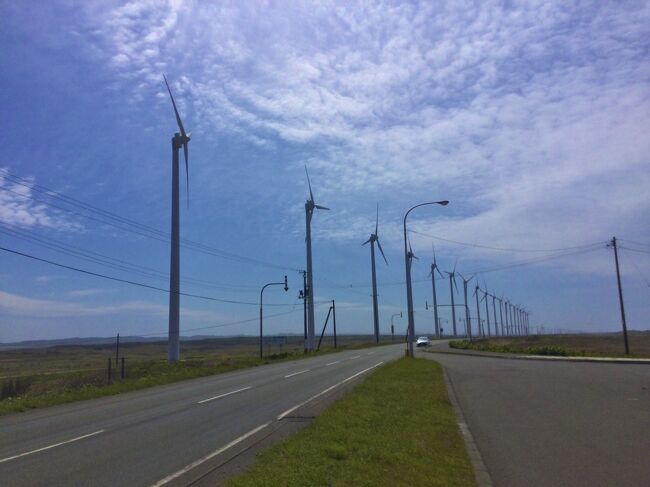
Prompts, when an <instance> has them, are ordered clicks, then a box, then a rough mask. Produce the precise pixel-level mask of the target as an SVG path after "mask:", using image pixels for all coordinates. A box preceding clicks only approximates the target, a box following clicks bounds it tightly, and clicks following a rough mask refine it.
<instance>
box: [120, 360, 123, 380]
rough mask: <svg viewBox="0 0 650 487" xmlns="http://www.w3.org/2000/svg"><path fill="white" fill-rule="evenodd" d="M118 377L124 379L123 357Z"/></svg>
mask: <svg viewBox="0 0 650 487" xmlns="http://www.w3.org/2000/svg"><path fill="white" fill-rule="evenodd" d="M120 377H121V378H122V379H124V357H122V370H121V371H120Z"/></svg>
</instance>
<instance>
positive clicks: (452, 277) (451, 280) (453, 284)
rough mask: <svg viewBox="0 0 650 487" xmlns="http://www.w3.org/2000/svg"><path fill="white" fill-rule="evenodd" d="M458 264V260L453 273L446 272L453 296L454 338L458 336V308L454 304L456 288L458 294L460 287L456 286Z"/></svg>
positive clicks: (452, 318)
mask: <svg viewBox="0 0 650 487" xmlns="http://www.w3.org/2000/svg"><path fill="white" fill-rule="evenodd" d="M456 264H458V260H456V262H454V269H453V270H452V271H451V272H448V271H445V274H447V275H448V276H449V292H450V294H451V320H452V322H453V325H454V336H456V306H455V304H454V287H455V288H456V292H458V285H457V284H456Z"/></svg>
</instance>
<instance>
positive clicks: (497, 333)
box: [491, 294, 499, 336]
mask: <svg viewBox="0 0 650 487" xmlns="http://www.w3.org/2000/svg"><path fill="white" fill-rule="evenodd" d="M491 296H492V313H493V314H494V336H498V335H499V328H497V303H496V300H497V297H496V296H495V295H494V294H492V295H491Z"/></svg>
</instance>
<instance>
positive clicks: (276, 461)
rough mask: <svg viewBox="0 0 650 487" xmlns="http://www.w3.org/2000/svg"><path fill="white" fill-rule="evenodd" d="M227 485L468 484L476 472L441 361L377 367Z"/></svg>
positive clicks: (403, 361) (406, 360) (391, 486)
mask: <svg viewBox="0 0 650 487" xmlns="http://www.w3.org/2000/svg"><path fill="white" fill-rule="evenodd" d="M226 485H227V486H228V487H248V486H256V487H258V486H269V487H271V486H273V487H275V486H355V487H356V486H369V487H370V486H372V487H379V486H390V487H393V486H409V487H417V486H470V485H475V483H474V473H473V469H472V467H471V464H470V461H469V458H468V456H467V453H466V450H465V445H464V443H463V440H462V438H461V436H460V432H459V429H458V426H457V423H456V417H455V415H454V411H453V409H452V406H451V403H450V402H449V399H448V396H447V390H446V387H445V384H444V381H443V375H442V369H441V367H440V365H439V364H437V363H435V362H432V361H430V360H423V359H416V360H411V359H401V360H399V361H397V362H392V363H390V364H388V365H386V366H383V367H381V368H380V369H378V370H377V371H376V372H375V373H373V374H372V375H370V376H369V377H368V378H366V379H365V381H364V382H362V383H361V384H359V385H358V386H356V387H355V388H354V390H353V391H352V392H351V393H350V394H348V395H347V396H345V397H344V398H343V399H341V400H339V401H337V402H336V403H334V404H333V405H332V406H331V407H329V408H328V409H326V410H325V411H324V412H323V413H322V414H321V415H320V416H318V417H317V418H316V419H315V420H314V422H313V423H312V424H310V425H309V426H307V427H306V428H304V429H303V430H301V431H299V432H298V433H297V434H295V435H293V436H291V437H290V438H287V439H286V440H284V441H282V442H280V443H278V444H276V445H274V446H272V447H271V448H270V449H268V450H266V451H264V452H262V453H261V454H260V455H258V461H257V463H256V464H255V465H254V466H253V467H252V468H251V469H250V470H249V471H247V472H246V473H244V474H243V475H241V476H239V477H236V478H233V479H231V480H230V481H229V482H228V483H227V484H226Z"/></svg>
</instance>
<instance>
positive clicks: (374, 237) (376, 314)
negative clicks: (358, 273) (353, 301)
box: [361, 204, 388, 343]
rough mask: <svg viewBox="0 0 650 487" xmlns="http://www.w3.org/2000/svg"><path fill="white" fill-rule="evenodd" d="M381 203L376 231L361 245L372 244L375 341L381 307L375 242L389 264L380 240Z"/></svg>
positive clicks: (377, 338) (376, 341) (377, 334)
mask: <svg viewBox="0 0 650 487" xmlns="http://www.w3.org/2000/svg"><path fill="white" fill-rule="evenodd" d="M378 230H379V204H377V218H376V220H375V233H371V234H370V237H369V238H368V240H366V241H365V242H363V244H361V245H366V244H367V243H369V244H370V262H371V266H372V312H373V322H374V330H375V343H379V307H378V305H377V274H376V272H375V242H377V247H379V251H380V252H381V256H382V257H383V258H384V262H386V265H388V261H387V260H386V256H385V255H384V251H383V249H382V248H381V243H380V242H379V233H378Z"/></svg>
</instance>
